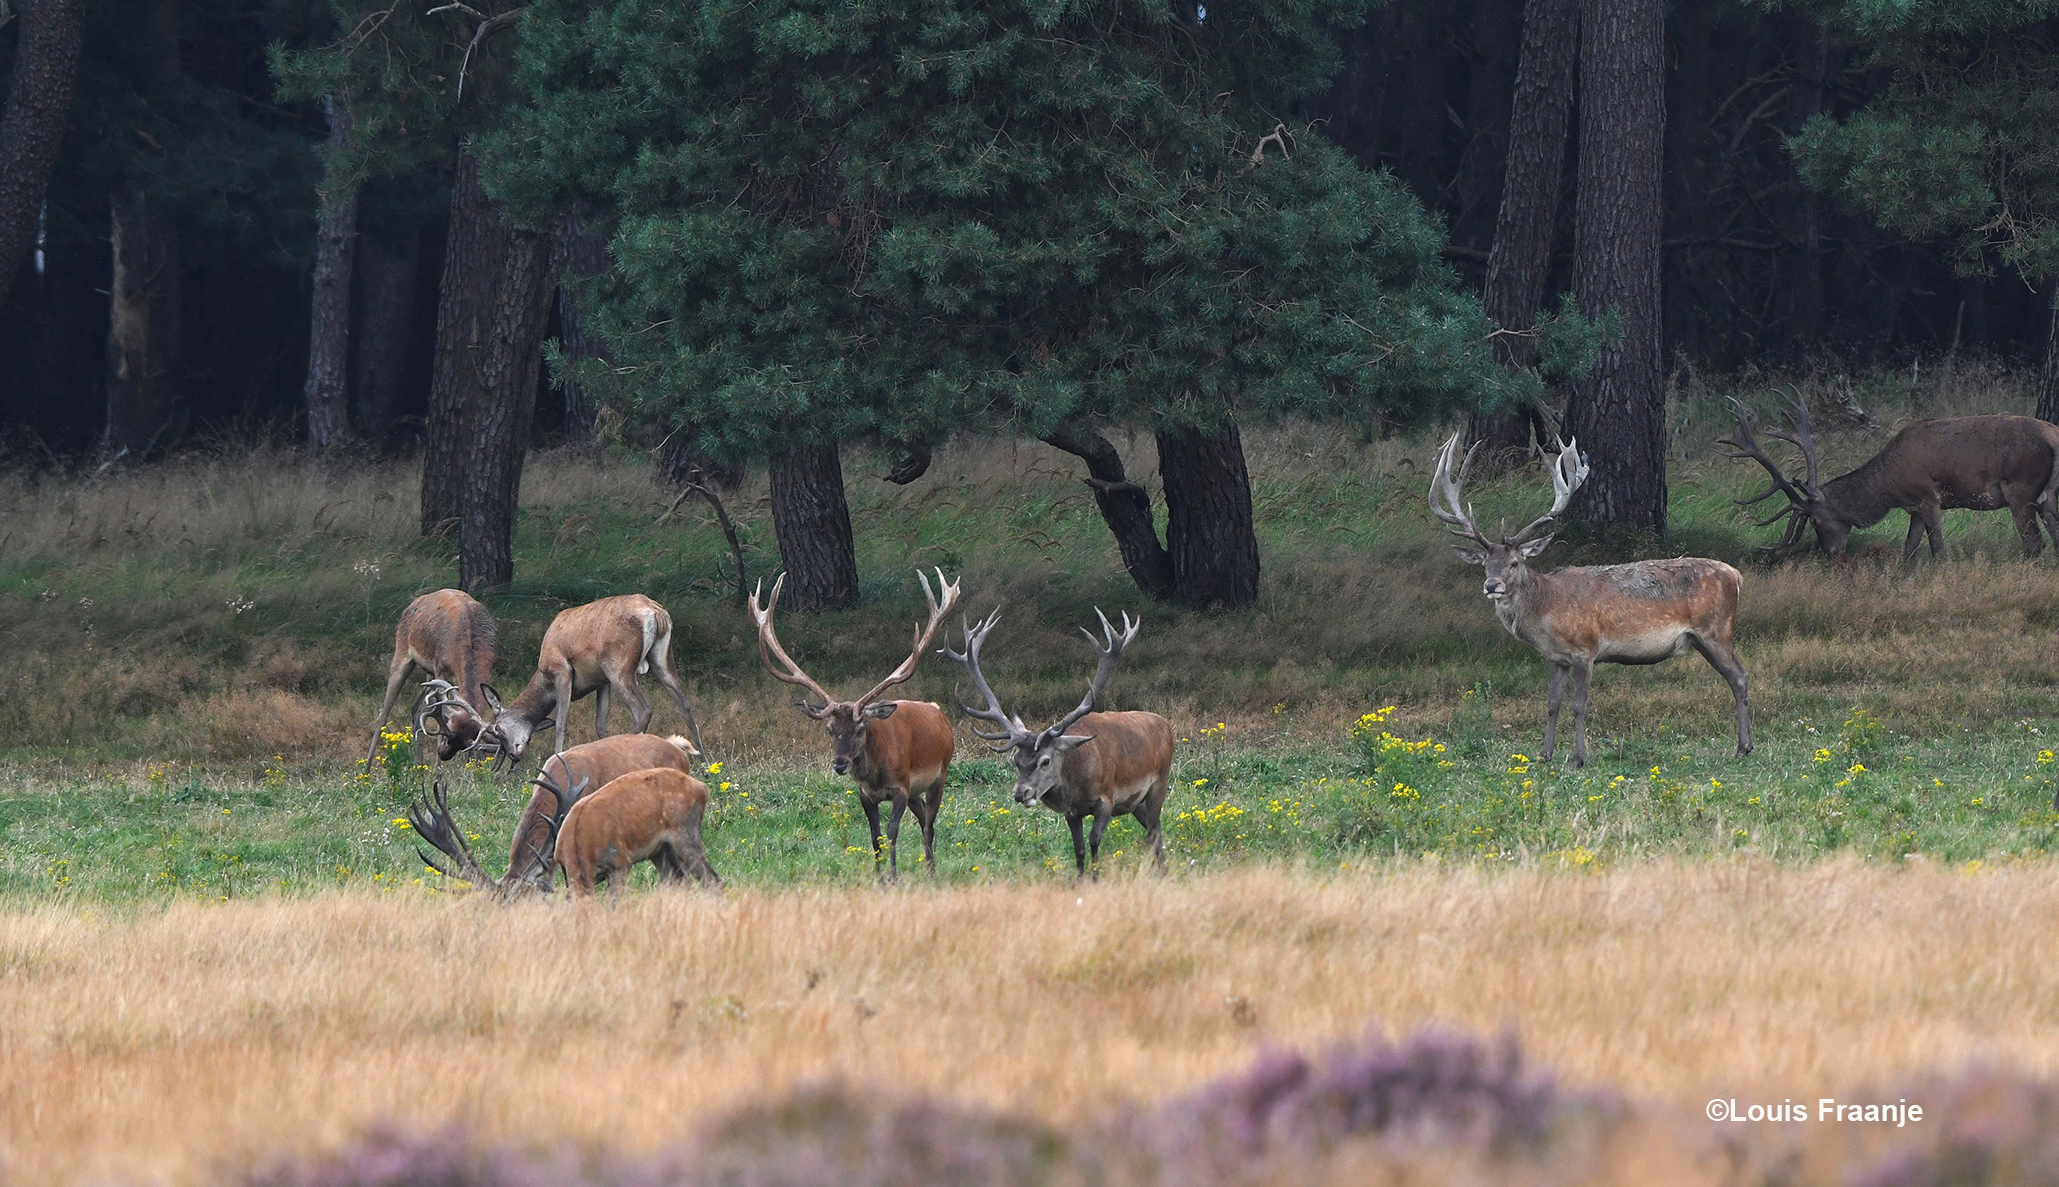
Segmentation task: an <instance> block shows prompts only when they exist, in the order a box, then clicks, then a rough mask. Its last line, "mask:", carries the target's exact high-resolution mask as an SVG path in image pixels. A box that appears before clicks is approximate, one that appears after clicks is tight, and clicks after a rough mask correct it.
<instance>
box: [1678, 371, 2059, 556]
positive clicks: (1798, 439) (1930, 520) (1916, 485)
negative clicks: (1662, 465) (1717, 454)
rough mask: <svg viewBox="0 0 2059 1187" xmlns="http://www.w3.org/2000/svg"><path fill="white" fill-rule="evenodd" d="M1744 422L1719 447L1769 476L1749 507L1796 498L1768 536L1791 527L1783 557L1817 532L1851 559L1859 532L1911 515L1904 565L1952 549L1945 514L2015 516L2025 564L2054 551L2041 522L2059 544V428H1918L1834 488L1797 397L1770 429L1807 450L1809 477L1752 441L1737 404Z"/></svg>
mask: <svg viewBox="0 0 2059 1187" xmlns="http://www.w3.org/2000/svg"><path fill="white" fill-rule="evenodd" d="M1730 403H1731V406H1732V408H1733V409H1734V410H1735V412H1736V414H1737V432H1735V433H1734V434H1732V435H1731V436H1729V437H1726V438H1724V439H1723V440H1721V441H1719V442H1718V443H1717V444H1719V445H1728V446H1730V448H1729V449H1728V450H1725V451H1723V452H1724V456H1725V457H1731V458H1740V459H1749V460H1751V461H1755V462H1757V463H1759V465H1761V466H1763V467H1765V469H1766V473H1768V474H1770V475H1772V477H1773V485H1771V486H1769V487H1767V488H1766V490H1765V491H1764V492H1763V493H1761V494H1758V495H1755V496H1753V497H1752V498H1749V499H1739V500H1737V501H1738V502H1739V503H1742V504H1744V505H1745V506H1751V505H1753V504H1756V503H1759V502H1762V501H1764V500H1766V499H1770V498H1772V497H1773V496H1774V495H1776V494H1781V495H1786V496H1787V506H1786V507H1785V508H1783V509H1782V510H1781V511H1780V512H1779V513H1778V514H1776V515H1774V516H1773V517H1772V518H1770V519H1765V520H1761V521H1760V522H1759V526H1760V527H1765V526H1766V525H1768V524H1772V523H1777V522H1779V521H1780V520H1782V519H1785V520H1787V530H1786V531H1785V532H1784V533H1783V534H1782V535H1781V538H1780V543H1779V544H1777V545H1775V546H1774V547H1775V548H1776V549H1778V550H1782V551H1784V550H1787V549H1790V548H1793V547H1794V546H1795V545H1796V544H1798V543H1800V542H1801V538H1802V533H1803V532H1804V531H1806V530H1807V529H1808V528H1810V527H1814V528H1815V529H1816V543H1817V544H1818V545H1819V546H1820V547H1821V548H1822V549H1823V551H1825V552H1827V553H1829V554H1830V555H1832V556H1843V555H1844V554H1845V552H1846V549H1847V547H1848V546H1849V543H1850V540H1851V535H1852V532H1853V531H1855V530H1856V529H1859V528H1868V527H1872V526H1873V525H1874V524H1876V523H1879V522H1880V521H1881V520H1882V519H1883V518H1885V517H1886V515H1887V513H1888V512H1890V511H1893V510H1896V509H1897V508H1899V509H1901V510H1903V511H1906V512H1908V513H1909V535H1908V538H1907V539H1905V540H1904V541H1903V542H1902V559H1903V560H1904V561H1908V560H1913V559H1914V558H1915V556H1916V546H1917V545H1918V544H1920V543H1921V542H1922V541H1923V538H1924V537H1925V536H1926V535H1927V536H1929V537H1930V555H1931V556H1933V557H1938V556H1943V555H1944V550H1945V537H1944V525H1943V523H1942V513H1943V512H1945V511H1947V510H1952V509H1957V508H1965V509H1968V510H1973V511H1995V510H1998V509H2000V508H2003V507H2007V508H2008V509H2009V512H2010V514H2011V515H2013V516H2014V517H2015V520H2016V534H2017V535H2018V536H2019V537H2020V538H2021V539H2022V541H2023V555H2025V556H2037V555H2038V554H2040V553H2042V552H2043V551H2044V550H2045V542H2044V539H2043V537H2041V536H2040V535H2039V534H2038V519H2039V518H2040V517H2042V518H2043V519H2044V521H2045V530H2046V531H2047V532H2049V533H2051V535H2052V540H2053V542H2054V543H2055V544H2059V510H2055V508H2054V507H2053V505H2052V489H2053V486H2054V484H2055V481H2059V467H2055V466H2054V465H2053V461H2054V459H2055V458H2059V425H2051V424H2047V423H2045V422H2044V421H2042V420H2038V419H2036V418H2034V417H2029V416H1955V417H1950V418H1947V419H1944V420H1919V421H1917V422H1916V423H1915V424H1912V425H1910V426H1909V427H1907V428H1905V429H1903V430H1902V431H1901V432H1899V433H1896V434H1895V435H1894V438H1893V439H1892V440H1890V441H1889V442H1888V443H1887V445H1886V447H1885V448H1883V449H1882V450H1881V451H1880V452H1879V453H1877V454H1875V455H1873V458H1872V459H1871V460H1870V461H1868V462H1866V463H1865V464H1864V465H1862V466H1860V467H1859V468H1858V469H1856V470H1853V471H1852V472H1851V473H1849V474H1844V475H1841V476H1839V477H1837V478H1833V479H1831V480H1830V481H1828V482H1823V483H1818V482H1817V480H1816V439H1815V436H1814V435H1813V434H1812V433H1811V432H1810V425H1809V405H1808V401H1806V400H1804V399H1802V398H1801V397H1800V396H1796V397H1794V398H1793V399H1792V401H1791V404H1790V409H1789V411H1788V413H1787V429H1786V430H1785V431H1781V430H1777V429H1775V430H1768V431H1767V433H1766V435H1767V436H1768V437H1772V438H1774V439H1776V440H1780V441H1786V442H1788V443H1789V444H1791V445H1793V446H1795V447H1796V448H1797V449H1799V450H1801V451H1802V463H1803V467H1804V477H1801V478H1795V477H1793V476H1791V475H1788V474H1786V473H1783V472H1782V471H1781V468H1780V465H1779V463H1777V462H1775V461H1774V460H1773V459H1772V458H1770V457H1768V456H1767V455H1766V451H1765V450H1764V449H1762V448H1760V446H1759V443H1758V441H1757V439H1756V438H1754V437H1753V435H1752V423H1751V416H1750V414H1749V413H1747V412H1746V411H1745V407H1744V404H1743V403H1742V402H1741V401H1739V400H1737V399H1736V398H1735V397H1733V398H1732V399H1731V401H1730Z"/></svg>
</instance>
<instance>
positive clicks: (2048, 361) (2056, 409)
mask: <svg viewBox="0 0 2059 1187" xmlns="http://www.w3.org/2000/svg"><path fill="white" fill-rule="evenodd" d="M2050 304H2051V311H2050V313H2049V314H2048V315H2047V316H2046V319H2045V362H2044V366H2043V367H2041V368H2040V369H2039V371H2038V413H2037V416H2038V419H2039V420H2042V421H2048V422H2050V423H2052V424H2059V280H2054V281H2053V282H2052V290H2051V297H2050Z"/></svg>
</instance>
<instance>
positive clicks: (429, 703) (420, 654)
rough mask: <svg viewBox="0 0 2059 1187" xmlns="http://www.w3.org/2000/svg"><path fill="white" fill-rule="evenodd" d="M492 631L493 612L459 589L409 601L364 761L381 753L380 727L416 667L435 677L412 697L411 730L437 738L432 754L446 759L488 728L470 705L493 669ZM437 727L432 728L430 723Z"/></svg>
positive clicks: (395, 638)
mask: <svg viewBox="0 0 2059 1187" xmlns="http://www.w3.org/2000/svg"><path fill="white" fill-rule="evenodd" d="M495 643H496V637H495V634H494V629H493V615H491V614H488V613H487V612H486V607H484V606H482V605H480V604H479V603H478V602H475V601H473V600H472V597H471V595H469V594H467V593H465V592H464V591H463V590H460V589H439V590H436V591H434V592H432V593H425V594H423V595H422V596H421V597H419V598H416V599H415V600H414V601H412V602H409V603H408V608H407V609H405V610H403V611H401V612H400V626H399V627H398V628H397V629H395V631H394V632H393V661H392V662H391V663H390V664H388V665H387V668H386V700H385V702H384V703H383V704H381V705H380V706H379V720H377V721H375V722H373V723H372V748H371V749H370V750H368V751H366V752H365V762H366V763H370V762H371V761H372V760H373V759H374V758H377V757H378V755H379V733H380V731H381V730H383V729H385V727H386V719H387V718H388V717H391V716H392V715H393V704H394V702H395V701H397V700H399V699H400V686H401V685H402V684H405V683H406V682H407V678H408V675H409V673H411V672H414V671H416V670H420V671H423V672H426V673H428V674H429V675H430V676H431V677H432V678H433V679H432V680H431V681H430V682H429V683H427V684H425V685H424V686H423V689H422V695H421V696H419V697H417V698H416V699H415V732H416V733H418V734H428V735H430V736H432V737H434V738H435V739H436V756H437V757H438V758H440V759H442V760H443V761H444V762H449V761H450V760H451V759H453V758H456V757H457V756H458V754H459V752H461V751H464V750H468V749H470V748H471V747H472V746H473V745H474V744H476V743H477V742H478V741H479V735H480V733H481V732H482V731H484V730H485V729H486V724H487V723H486V718H485V716H484V715H483V714H481V713H480V712H479V711H478V710H477V709H474V708H473V706H474V705H477V704H480V703H481V702H480V695H481V694H480V690H481V689H483V688H484V687H485V686H486V680H487V678H488V677H489V676H491V675H493V652H494V646H495ZM432 722H433V723H434V725H435V728H433V729H432V728H430V723H432Z"/></svg>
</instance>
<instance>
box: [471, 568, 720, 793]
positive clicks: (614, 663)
mask: <svg viewBox="0 0 2059 1187" xmlns="http://www.w3.org/2000/svg"><path fill="white" fill-rule="evenodd" d="M644 672H655V673H656V674H657V677H658V683H659V684H662V685H664V686H665V691H666V692H669V693H671V694H672V700H673V703H675V704H677V705H678V706H679V713H680V716H682V717H684V718H686V732H687V736H688V737H691V738H692V739H693V744H694V750H695V751H696V752H698V751H699V750H700V747H701V731H700V727H699V726H697V725H695V724H694V718H693V706H691V705H689V704H687V703H686V690H685V689H683V688H681V687H680V686H679V677H678V675H677V674H675V673H674V672H673V671H672V616H671V615H670V614H667V613H665V608H664V607H663V606H660V605H658V604H657V603H656V602H654V601H652V600H650V599H649V598H647V597H644V596H643V595H642V594H624V595H623V596H621V597H615V598H602V599H601V600H599V601H597V602H588V603H587V604H586V605H584V606H574V607H572V608H571V609H569V610H561V611H559V612H558V616H557V617H556V618H553V619H551V624H550V629H549V630H547V631H545V632H544V633H543V649H542V654H541V655H540V656H538V658H537V661H536V674H535V675H534V676H531V677H530V678H529V684H528V686H527V687H525V688H524V689H523V690H522V695H520V696H518V697H516V698H515V699H514V700H513V701H510V702H509V703H508V704H506V705H502V704H501V700H500V694H498V693H497V692H495V691H494V690H493V688H492V687H491V686H490V685H489V686H483V687H482V688H481V689H480V695H482V696H484V697H485V698H486V703H487V705H488V706H489V707H490V708H492V710H493V724H492V725H491V726H488V727H487V728H486V730H485V731H484V732H483V733H482V735H481V741H482V743H483V744H486V745H490V746H494V747H496V748H498V749H499V750H500V752H501V753H503V754H505V755H507V756H508V757H509V758H510V759H512V760H513V761H515V762H521V761H522V755H523V753H524V752H525V751H527V750H528V748H529V739H530V738H531V737H533V736H535V734H536V732H537V731H538V730H541V729H543V728H545V727H546V726H549V725H552V724H553V722H555V724H556V726H557V731H558V734H557V744H556V745H555V746H553V747H552V748H551V750H552V753H556V752H557V751H560V750H563V749H564V748H565V719H566V715H567V714H568V713H569V712H570V711H571V708H572V702H573V701H576V700H578V699H579V698H580V697H583V696H585V695H586V694H587V693H595V694H597V697H596V705H595V727H596V732H598V733H599V734H600V735H601V736H602V737H606V736H607V733H608V709H609V694H610V693H611V692H612V693H615V694H619V695H620V696H621V698H622V699H623V700H624V701H626V702H628V704H629V721H630V726H631V731H630V732H632V733H638V734H640V733H642V732H644V730H645V728H646V727H648V726H649V725H650V723H651V706H650V702H649V701H646V700H644V698H643V694H642V693H641V692H639V691H637V687H636V678H637V676H639V675H641V674H642V673H644Z"/></svg>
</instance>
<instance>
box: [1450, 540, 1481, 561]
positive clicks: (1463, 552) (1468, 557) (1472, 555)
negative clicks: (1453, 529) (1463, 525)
mask: <svg viewBox="0 0 2059 1187" xmlns="http://www.w3.org/2000/svg"><path fill="white" fill-rule="evenodd" d="M1451 550H1452V551H1453V552H1456V553H1458V559H1460V560H1462V561H1464V562H1466V563H1467V564H1469V565H1484V564H1486V563H1487V554H1486V553H1484V552H1482V551H1480V550H1479V549H1477V548H1474V547H1471V546H1470V545H1466V544H1454V545H1452V546H1451Z"/></svg>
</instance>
